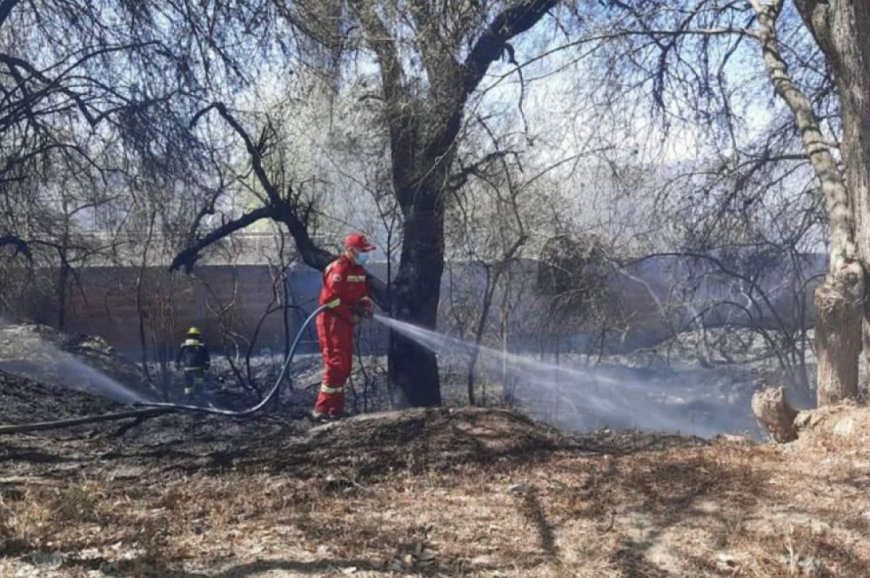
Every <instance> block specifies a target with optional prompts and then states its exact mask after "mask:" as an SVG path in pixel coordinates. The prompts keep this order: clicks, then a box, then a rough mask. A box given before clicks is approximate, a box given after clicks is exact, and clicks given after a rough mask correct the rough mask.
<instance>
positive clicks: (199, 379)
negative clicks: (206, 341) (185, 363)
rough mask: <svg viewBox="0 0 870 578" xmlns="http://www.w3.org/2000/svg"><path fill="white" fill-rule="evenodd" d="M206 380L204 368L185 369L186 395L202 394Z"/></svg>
mask: <svg viewBox="0 0 870 578" xmlns="http://www.w3.org/2000/svg"><path fill="white" fill-rule="evenodd" d="M204 380H205V369H203V368H202V367H185V368H184V395H193V394H195V393H200V391H201V390H202V386H203V382H204Z"/></svg>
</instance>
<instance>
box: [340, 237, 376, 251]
mask: <svg viewBox="0 0 870 578" xmlns="http://www.w3.org/2000/svg"><path fill="white" fill-rule="evenodd" d="M344 246H345V247H353V248H354V249H357V250H359V251H362V252H363V253H368V252H369V251H374V250H375V246H374V245H372V244H371V243H369V240H368V239H366V236H365V235H363V234H362V233H351V234H350V235H348V236H347V237H345V238H344Z"/></svg>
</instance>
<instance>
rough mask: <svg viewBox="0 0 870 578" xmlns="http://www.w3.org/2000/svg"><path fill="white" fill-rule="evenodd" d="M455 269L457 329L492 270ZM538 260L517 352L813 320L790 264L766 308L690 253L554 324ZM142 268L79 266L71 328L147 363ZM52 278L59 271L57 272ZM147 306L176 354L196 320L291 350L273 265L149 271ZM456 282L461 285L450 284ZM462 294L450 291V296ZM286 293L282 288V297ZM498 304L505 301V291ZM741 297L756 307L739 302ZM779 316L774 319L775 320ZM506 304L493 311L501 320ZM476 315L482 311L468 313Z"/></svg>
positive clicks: (296, 279)
mask: <svg viewBox="0 0 870 578" xmlns="http://www.w3.org/2000/svg"><path fill="white" fill-rule="evenodd" d="M450 266H451V267H452V268H453V272H452V275H449V276H448V275H445V279H444V287H443V288H442V300H443V301H444V306H443V307H442V321H441V322H439V325H440V326H441V327H442V328H445V329H449V328H451V327H455V326H456V323H455V318H452V317H455V316H452V315H447V308H448V307H450V306H451V304H450V302H449V300H450V298H451V295H452V296H453V297H455V296H456V295H457V294H460V293H464V295H465V296H464V299H465V300H466V301H468V302H470V303H472V305H473V304H475V303H479V299H480V296H481V293H482V290H481V288H482V284H483V279H484V276H483V274H482V271H481V270H480V269H479V268H478V267H475V266H471V265H465V264H456V263H453V264H450ZM536 267H537V265H536V264H535V263H533V262H529V261H527V262H521V263H517V264H516V266H515V268H514V270H513V271H512V273H511V275H510V283H512V284H515V285H514V287H513V288H515V289H516V287H517V286H518V285H522V288H521V289H520V290H518V294H519V297H518V299H519V300H520V303H519V306H517V307H516V309H515V310H514V312H513V314H512V317H511V320H510V334H511V344H512V348H513V349H533V348H534V347H535V345H533V342H536V341H537V342H540V340H541V335H546V334H547V333H548V332H550V333H551V334H552V335H551V336H552V337H554V338H556V339H558V340H560V342H561V344H562V347H569V348H581V349H582V348H584V347H586V346H588V345H589V342H590V341H591V340H593V339H596V338H597V336H598V332H599V330H600V329H601V326H602V323H603V324H604V325H605V328H606V329H607V330H608V333H607V336H606V347H605V348H606V349H607V350H610V351H615V350H623V349H632V348H635V347H641V346H649V345H653V344H655V343H656V342H658V341H660V340H661V339H663V338H666V337H668V336H670V335H671V334H672V332H673V331H674V330H679V329H681V328H690V327H691V326H692V323H693V319H694V318H695V317H696V316H697V315H698V314H699V312H702V311H703V312H705V313H704V315H703V320H704V323H705V324H706V325H708V326H711V325H712V326H715V325H718V324H722V323H726V322H730V323H737V324H743V325H746V326H747V327H753V326H755V327H758V326H771V325H776V324H777V323H780V322H782V321H785V323H787V324H792V325H794V326H799V325H807V324H811V323H812V315H813V312H812V309H811V306H812V299H806V297H807V296H809V295H811V291H812V284H810V285H807V287H805V288H804V290H803V291H804V301H805V302H807V303H808V304H809V306H810V310H809V311H807V312H805V313H806V314H805V315H804V314H802V312H801V311H800V308H799V307H798V305H799V303H798V301H800V299H796V297H798V295H799V294H800V290H799V289H796V286H795V281H794V280H793V279H791V278H790V275H792V274H791V273H789V272H788V270H787V268H783V267H779V266H772V267H770V269H769V270H767V271H765V272H764V274H763V275H761V276H760V277H759V278H758V279H757V280H756V283H757V285H758V286H759V287H764V288H765V291H766V297H769V298H770V299H771V301H770V305H772V308H771V307H768V306H767V305H766V304H765V306H764V307H762V308H761V309H759V310H756V309H755V308H754V307H753V306H752V305H751V303H752V298H755V299H756V300H757V301H763V299H761V296H760V295H759V292H758V289H757V288H755V289H754V288H753V287H752V284H751V283H749V284H748V283H747V282H745V281H741V280H735V278H733V277H731V276H727V275H721V274H715V273H705V274H702V275H700V276H699V275H698V274H697V271H696V270H693V267H694V265H693V264H691V263H689V262H687V261H682V260H674V259H654V260H647V261H643V262H640V263H638V264H636V265H634V266H632V267H630V268H629V269H627V270H625V271H623V272H622V273H618V274H610V275H609V276H608V277H607V284H608V293H609V296H610V298H609V302H608V303H606V304H604V305H603V307H604V311H599V314H598V316H597V318H595V319H591V320H590V319H585V320H584V319H582V318H581V317H582V316H575V317H572V316H571V315H570V312H566V314H565V315H561V316H559V317H558V318H556V319H555V320H553V319H547V318H546V314H545V312H546V304H547V298H546V296H542V295H540V294H539V293H538V291H537V287H536V284H535V274H536V271H537V269H536ZM807 268H808V271H807V273H806V274H805V276H811V275H810V274H811V273H813V272H815V270H816V269H818V270H819V271H822V270H823V268H824V259H823V258H811V259H809V260H808V262H807ZM370 270H371V271H372V273H373V274H375V275H377V276H379V277H380V278H385V276H386V271H385V266H384V265H383V264H373V265H371V266H370ZM139 275H140V271H139V270H138V269H136V268H119V267H89V268H87V269H84V270H81V271H80V272H79V276H78V282H77V283H76V285H75V286H74V287H73V288H72V289H71V290H70V307H69V311H68V315H67V319H68V321H67V331H68V332H72V333H85V334H92V335H100V336H102V337H104V338H105V339H106V340H107V341H109V342H110V343H112V344H113V345H115V347H116V348H118V349H119V350H120V351H122V352H123V353H124V354H125V355H127V356H129V357H130V358H132V359H134V360H135V359H138V358H139V355H140V352H141V350H142V340H141V336H140V317H139V308H138V306H137V279H138V278H139ZM48 276H49V277H50V275H48ZM142 277H143V282H142V283H141V289H140V291H139V293H140V301H141V304H142V310H143V318H142V320H141V325H142V326H144V329H145V342H146V348H147V350H148V351H149V352H150V354H151V355H152V356H153V355H157V354H160V353H161V352H162V354H164V355H174V349H175V347H176V346H177V344H178V343H179V342H180V341H181V340H182V338H183V336H184V333H185V331H186V330H187V328H188V327H190V326H191V325H195V326H197V327H199V328H200V329H202V330H203V332H204V333H205V335H206V338H207V340H208V342H209V343H210V344H211V345H212V347H213V348H215V349H220V348H221V347H223V348H224V349H225V350H227V351H230V352H232V351H234V350H235V348H236V347H238V348H241V351H242V352H243V353H244V351H245V350H246V349H247V347H248V344H249V340H250V339H251V338H252V336H253V335H254V333H255V331H256V328H257V325H258V324H261V327H260V330H259V334H258V336H257V339H256V342H255V344H254V351H255V352H256V353H262V352H267V351H269V350H271V351H281V350H283V347H284V324H283V318H282V315H283V313H282V311H281V310H280V308H276V311H274V312H273V313H271V314H270V315H268V316H267V317H266V318H265V319H263V316H264V315H265V313H266V311H267V309H268V308H269V307H270V304H271V303H272V301H273V287H272V286H273V272H271V271H270V269H269V267H267V266H265V265H237V266H228V265H205V266H200V267H197V268H196V270H195V274H194V276H192V277H190V276H186V275H181V274H170V273H168V272H167V271H166V269H164V268H149V269H147V270H145V271H144V274H143V276H142ZM320 283H321V277H320V273H319V272H317V271H314V270H312V269H310V268H308V267H305V266H298V267H296V268H294V269H293V270H292V271H291V275H290V303H291V305H292V306H293V307H294V308H293V309H292V310H291V311H290V313H289V321H290V333H291V336H295V334H296V332H297V330H298V327H299V326H300V325H301V323H302V321H303V320H304V319H305V317H306V316H307V315H308V313H310V312H311V311H312V310H313V309H314V308H315V307H316V305H315V303H316V297H317V293H318V291H319V289H320ZM449 283H452V284H453V287H452V288H450V287H448V284H449ZM451 291H452V293H451ZM282 298H283V295H282ZM495 303H496V304H498V303H500V298H499V296H498V295H497V296H496V299H495ZM738 304H744V305H747V307H745V308H743V309H741V308H740V307H738V306H737V305H738ZM22 309H23V311H24V315H25V316H26V317H29V318H31V319H36V320H38V321H40V322H43V323H50V324H51V323H53V322H54V320H55V319H56V300H53V299H52V294H51V292H50V291H49V292H47V293H42V294H40V293H38V292H37V291H34V292H33V294H32V296H30V297H29V301H28V302H27V303H24V304H22ZM774 312H776V314H775V315H774ZM499 313H500V311H499V309H498V306H495V307H494V308H493V311H492V315H493V319H492V320H491V322H492V323H493V324H495V323H497V319H498V315H499ZM468 314H469V315H476V311H475V310H474V309H473V308H471V309H469V313H468ZM363 335H364V340H362V341H361V344H360V345H361V347H362V348H363V349H364V350H365V351H366V352H371V353H383V352H384V351H385V348H386V331H385V330H384V329H383V328H382V327H381V326H380V325H377V324H371V323H370V324H366V326H365V330H364V332H363ZM303 351H305V352H316V351H317V347H316V342H315V336H314V332H313V330H312V331H309V332H308V333H307V335H306V336H305V339H304V341H303Z"/></svg>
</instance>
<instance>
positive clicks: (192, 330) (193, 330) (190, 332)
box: [187, 327, 202, 335]
mask: <svg viewBox="0 0 870 578" xmlns="http://www.w3.org/2000/svg"><path fill="white" fill-rule="evenodd" d="M187 334H188V335H202V331H200V330H199V328H198V327H191V328H190V329H188V330H187Z"/></svg>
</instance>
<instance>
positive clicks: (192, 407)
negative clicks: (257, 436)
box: [134, 305, 328, 417]
mask: <svg viewBox="0 0 870 578" xmlns="http://www.w3.org/2000/svg"><path fill="white" fill-rule="evenodd" d="M327 307H328V305H321V306H320V307H318V308H317V309H315V310H314V312H313V313H312V314H311V315H309V316H308V318H307V319H306V320H305V322H304V323H303V324H302V327H300V328H299V332H298V333H297V334H296V339H294V340H293V345H292V346H290V351H289V352H287V357H286V358H285V359H284V365H282V366H281V372H280V373H279V374H278V379H276V380H275V384H274V385H273V386H272V389H270V390H269V393H267V394H266V395H265V396H264V397H263V399H262V400H261V401H260V403H258V404H257V405H255V406H253V407H249V408H248V409H242V410H231V409H220V408H217V407H202V406H198V405H190V404H184V403H167V402H157V401H149V402H138V403H136V404H134V405H136V406H139V407H158V408H167V409H175V410H182V411H195V412H202V413H211V414H216V415H229V416H234V417H244V416H248V415H252V414H255V413H257V412H258V411H260V410H261V409H263V408H264V407H265V406H266V404H267V403H269V402H270V401H271V400H272V398H273V397H275V394H276V393H277V392H278V389H279V388H280V387H281V382H282V381H284V376H285V375H286V374H287V369H288V368H289V367H290V363H292V361H293V356H294V355H295V354H296V348H297V347H298V346H299V341H300V340H301V339H302V334H303V333H305V328H306V327H308V325H309V324H310V323H311V322H312V321H313V320H314V318H315V317H317V315H318V314H319V313H320V312H321V311H323V310H324V309H326V308H327Z"/></svg>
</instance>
